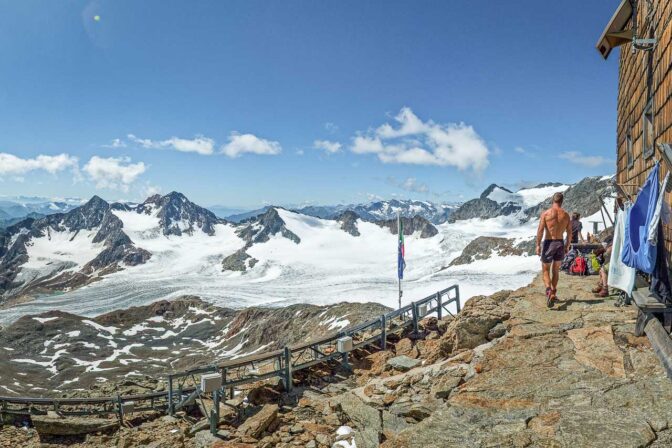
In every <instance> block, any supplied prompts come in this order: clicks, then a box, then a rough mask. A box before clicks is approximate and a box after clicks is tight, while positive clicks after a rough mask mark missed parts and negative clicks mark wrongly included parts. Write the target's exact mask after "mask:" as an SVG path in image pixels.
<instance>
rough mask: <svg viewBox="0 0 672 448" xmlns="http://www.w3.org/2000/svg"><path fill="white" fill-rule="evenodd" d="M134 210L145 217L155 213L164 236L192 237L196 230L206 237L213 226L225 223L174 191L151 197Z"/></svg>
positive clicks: (213, 230)
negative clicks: (184, 235)
mask: <svg viewBox="0 0 672 448" xmlns="http://www.w3.org/2000/svg"><path fill="white" fill-rule="evenodd" d="M134 210H135V211H136V212H137V213H141V214H147V215H149V214H153V213H156V214H157V217H158V218H159V227H160V228H161V231H162V232H163V234H164V235H175V236H180V235H182V234H183V233H186V234H188V235H192V234H193V233H194V231H195V230H196V229H197V228H198V229H201V231H203V232H204V233H206V234H208V235H214V233H215V225H217V224H224V223H226V221H225V220H223V219H220V218H218V217H217V216H216V215H215V214H214V213H212V212H211V211H210V210H208V209H205V208H203V207H200V206H198V205H196V204H194V203H193V202H191V201H190V200H189V199H187V198H186V196H184V195H183V194H182V193H178V192H176V191H173V192H171V193H169V194H167V195H165V196H161V195H158V194H156V195H154V196H151V197H149V198H147V200H146V201H145V202H143V203H142V204H140V205H138V206H137V207H135V208H134Z"/></svg>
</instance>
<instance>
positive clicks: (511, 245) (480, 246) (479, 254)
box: [449, 236, 535, 266]
mask: <svg viewBox="0 0 672 448" xmlns="http://www.w3.org/2000/svg"><path fill="white" fill-rule="evenodd" d="M534 249H535V247H534V244H532V245H530V244H528V243H527V242H526V241H524V242H517V241H516V240H514V239H513V238H500V237H492V236H480V237H478V238H476V239H475V240H473V241H472V242H471V243H469V244H468V245H467V247H465V248H464V249H463V250H462V253H461V254H460V256H459V257H457V258H455V259H454V260H453V261H451V262H450V264H449V266H458V265H462V264H469V263H472V262H474V261H476V260H485V259H488V258H490V257H492V256H493V255H497V256H501V257H505V256H508V255H534Z"/></svg>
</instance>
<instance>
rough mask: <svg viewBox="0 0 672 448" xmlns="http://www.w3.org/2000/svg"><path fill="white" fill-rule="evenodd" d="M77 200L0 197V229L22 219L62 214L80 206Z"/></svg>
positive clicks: (80, 201)
mask: <svg viewBox="0 0 672 448" xmlns="http://www.w3.org/2000/svg"><path fill="white" fill-rule="evenodd" d="M83 203H84V201H82V200H81V199H78V198H63V199H49V198H43V197H37V196H0V227H6V226H9V225H12V224H15V223H17V222H19V221H20V220H21V219H23V218H27V217H28V218H39V217H42V216H46V215H51V214H54V213H62V212H67V211H69V210H72V209H73V208H75V207H78V206H80V205H82V204H83Z"/></svg>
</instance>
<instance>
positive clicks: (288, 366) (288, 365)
mask: <svg viewBox="0 0 672 448" xmlns="http://www.w3.org/2000/svg"><path fill="white" fill-rule="evenodd" d="M285 390H286V391H287V392H291V391H292V353H291V352H290V351H289V347H287V346H285Z"/></svg>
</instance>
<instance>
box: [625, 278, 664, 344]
mask: <svg viewBox="0 0 672 448" xmlns="http://www.w3.org/2000/svg"><path fill="white" fill-rule="evenodd" d="M632 300H633V301H634V302H635V305H637V308H638V309H639V313H638V314H637V324H636V325H635V336H641V335H643V334H644V327H646V323H647V322H648V321H649V319H651V318H653V317H658V316H656V315H657V314H659V315H661V317H662V318H663V325H664V328H666V329H667V332H668V333H669V332H670V331H672V305H669V304H666V303H661V302H659V301H658V299H657V298H656V297H655V296H654V295H653V294H651V292H649V290H648V289H645V288H640V289H636V290H634V291H632Z"/></svg>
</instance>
